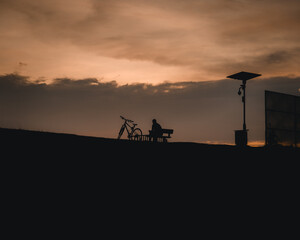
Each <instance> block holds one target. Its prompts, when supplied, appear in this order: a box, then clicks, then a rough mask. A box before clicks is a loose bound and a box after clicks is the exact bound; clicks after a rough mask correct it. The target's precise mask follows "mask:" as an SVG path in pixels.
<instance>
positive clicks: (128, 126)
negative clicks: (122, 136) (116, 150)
mask: <svg viewBox="0 0 300 240" xmlns="http://www.w3.org/2000/svg"><path fill="white" fill-rule="evenodd" d="M132 124H133V126H130V124H129V123H128V121H127V119H126V120H125V122H124V124H123V126H122V128H123V127H125V129H126V131H127V137H128V138H130V137H131V136H132V134H133V131H134V129H135V126H136V125H137V124H136V123H132ZM129 129H130V131H129Z"/></svg>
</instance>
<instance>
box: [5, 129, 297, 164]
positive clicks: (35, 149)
mask: <svg viewBox="0 0 300 240" xmlns="http://www.w3.org/2000/svg"><path fill="white" fill-rule="evenodd" d="M0 140H1V144H2V149H3V150H4V151H5V152H7V153H8V155H7V157H24V158H25V157H34V158H40V159H43V158H49V157H51V158H52V159H53V158H54V159H55V160H58V159H65V160H67V159H73V160H75V159H76V160H78V159H97V160H100V159H102V160H105V161H107V160H117V159H118V160H124V161H130V160H140V161H143V160H148V159H152V160H166V161H169V160H174V161H175V160H176V161H177V160H199V161H200V160H201V161H207V160H223V161H226V162H228V161H230V160H239V161H243V160H252V161H257V160H275V159H279V158H281V159H285V160H293V159H294V160H299V159H300V149H295V148H289V147H246V148H238V147H236V146H229V145H209V144H199V143H188V142H170V143H152V142H150V143H149V142H134V141H128V140H117V139H107V138H99V137H87V136H78V135H73V134H63V133H49V132H38V131H28V130H15V129H4V128H0Z"/></svg>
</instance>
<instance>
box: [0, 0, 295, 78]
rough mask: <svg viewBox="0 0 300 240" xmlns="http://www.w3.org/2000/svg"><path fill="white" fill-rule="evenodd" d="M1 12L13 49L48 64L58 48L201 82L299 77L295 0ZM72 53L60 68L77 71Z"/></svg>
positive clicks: (62, 5) (37, 5) (62, 4)
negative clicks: (147, 65)
mask: <svg viewBox="0 0 300 240" xmlns="http://www.w3.org/2000/svg"><path fill="white" fill-rule="evenodd" d="M0 9H2V10H0V11H1V13H2V14H1V16H2V20H3V21H2V22H3V23H5V24H3V29H5V31H4V30H3V32H4V37H3V39H2V40H1V41H2V42H4V41H5V44H6V45H8V46H10V43H11V44H14V45H13V46H11V49H14V48H15V46H23V48H29V49H30V48H33V49H34V50H35V51H34V52H35V54H36V53H37V52H41V55H42V54H43V57H41V56H40V57H41V58H45V61H49V64H50V63H52V62H53V61H55V60H54V59H55V54H57V53H56V52H55V51H52V50H51V49H52V48H53V49H55V48H60V47H61V49H62V51H63V49H69V46H75V47H76V48H78V49H80V50H76V49H72V51H78V52H80V51H84V52H87V53H89V54H93V55H94V56H104V57H109V58H112V59H125V60H129V61H132V62H141V61H143V62H151V63H154V64H157V65H161V66H174V67H178V68H179V69H180V71H182V72H187V73H190V75H193V74H194V75H197V77H198V78H202V79H205V78H207V79H215V78H220V77H221V76H225V75H226V74H227V72H226V73H225V74H224V71H226V69H228V73H230V72H234V71H236V69H237V68H239V67H244V68H245V69H246V68H248V70H249V71H250V70H253V71H254V72H255V71H256V72H258V71H260V70H264V71H265V72H264V74H265V76H277V75H278V74H281V75H287V74H289V73H291V74H300V73H299V68H298V67H297V66H298V64H293V63H291V62H293V61H295V62H299V54H293V55H292V57H291V58H290V56H291V54H290V53H293V52H298V51H299V40H300V39H299V38H300V35H299V31H298V23H299V20H300V19H299V14H298V13H299V9H300V3H299V1H297V0H288V1H281V0H272V1H271V0H263V1H257V0H251V1H250V0H215V1H196V0H187V1H181V0H172V1H171V0H160V1H156V0H154V1H145V0H139V1H137V0H128V1H121V0H111V1H104V0H87V1H79V0H72V1H71V0H66V1H59V0H54V1H47V0H42V1H31V0H24V1H19V0H15V1H13V2H12V1H8V0H7V1H6V0H2V1H1V5H0ZM4 27H5V28H4ZM15 34H16V35H17V37H18V38H16V35H15ZM17 39H19V40H17ZM20 39H22V44H21V45H20V42H19V41H21V40H20ZM45 44H46V45H45ZM8 46H6V47H5V48H6V49H7V47H8ZM13 47H14V48H13ZM45 49H49V51H46V50H45ZM11 51H12V50H11ZM23 51H24V50H19V56H22V54H24V53H23ZM70 51H71V50H70ZM3 54H4V59H6V61H7V59H10V57H11V56H10V57H9V58H8V55H9V53H7V54H6V53H3ZM10 54H12V53H11V52H10ZM32 54H33V53H30V52H28V53H26V54H24V56H25V57H26V58H29V59H30V58H32V57H33V56H32ZM69 54H70V53H69V52H67V51H65V53H64V54H60V55H59V56H57V57H59V58H60V59H62V60H61V61H62V65H66V64H64V61H65V62H68V63H69V64H70V65H72V61H74V59H70V58H68V57H67V56H68V55H69ZM284 54H286V55H284ZM45 55H46V56H47V57H45ZM279 55H280V56H281V57H280V59H279ZM268 56H269V57H268ZM14 57H15V56H14ZM34 57H35V58H38V57H39V55H37V56H34ZM102 60H103V59H102ZM291 60H293V61H291ZM2 61H3V62H5V61H4V60H2ZM17 61H18V62H19V61H20V60H17ZM23 61H26V62H27V59H24V60H23ZM86 61H87V62H88V59H86ZM274 63H276V64H274ZM116 64H117V63H116ZM264 65H266V68H265V69H264V68H263V67H262V66H264ZM278 69H280V71H277V70H278ZM274 70H275V73H274ZM28 71H29V70H28ZM35 71H38V70H36V69H35ZM54 71H59V69H55V70H54ZM61 71H63V69H62V70H61ZM145 72H147V70H146V69H145ZM203 75H204V76H203ZM70 77H73V76H70ZM74 77H76V76H74ZM136 78H137V79H138V78H139V77H136ZM139 80H140V79H139ZM140 81H141V80H140ZM161 81H163V79H162V80H161ZM187 81H189V79H188V80H187Z"/></svg>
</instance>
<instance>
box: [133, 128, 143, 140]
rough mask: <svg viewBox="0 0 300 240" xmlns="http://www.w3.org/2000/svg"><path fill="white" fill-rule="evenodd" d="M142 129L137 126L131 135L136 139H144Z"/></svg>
mask: <svg viewBox="0 0 300 240" xmlns="http://www.w3.org/2000/svg"><path fill="white" fill-rule="evenodd" d="M142 135H143V133H142V130H141V129H140V128H136V129H134V131H133V133H132V134H131V137H132V138H133V139H134V140H135V141H142Z"/></svg>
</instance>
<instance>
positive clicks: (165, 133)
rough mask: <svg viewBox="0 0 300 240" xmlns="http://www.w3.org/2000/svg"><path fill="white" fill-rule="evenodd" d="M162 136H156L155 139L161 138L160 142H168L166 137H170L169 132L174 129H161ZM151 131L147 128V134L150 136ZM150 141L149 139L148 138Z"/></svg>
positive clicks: (171, 132)
mask: <svg viewBox="0 0 300 240" xmlns="http://www.w3.org/2000/svg"><path fill="white" fill-rule="evenodd" d="M162 132H163V134H162V136H161V137H158V138H157V140H158V141H159V140H161V142H168V141H167V138H171V134H173V132H174V130H173V129H162ZM151 133H152V131H151V130H149V136H151ZM149 141H151V139H149Z"/></svg>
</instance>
